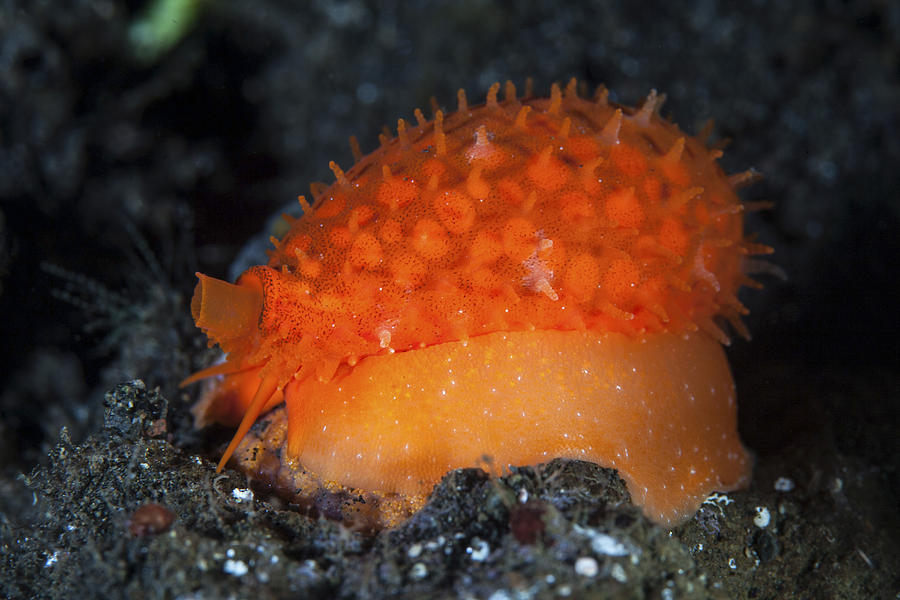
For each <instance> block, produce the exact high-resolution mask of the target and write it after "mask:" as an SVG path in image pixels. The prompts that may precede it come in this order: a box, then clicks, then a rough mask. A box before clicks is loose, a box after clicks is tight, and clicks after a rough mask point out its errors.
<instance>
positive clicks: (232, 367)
mask: <svg viewBox="0 0 900 600" xmlns="http://www.w3.org/2000/svg"><path fill="white" fill-rule="evenodd" d="M258 366H259V365H253V366H246V367H242V366H240V365H239V364H238V363H232V362H228V361H227V360H226V361H225V362H223V363H219V364H218V365H213V366H211V367H206V368H205V369H201V370H199V371H197V372H196V373H191V375H190V376H189V377H186V378H184V379H183V380H182V381H181V383H179V384H178V387H180V388H183V387H187V386H189V385H191V384H192V383H196V382H198V381H200V380H201V379H208V378H210V377H215V376H216V375H231V374H233V373H240V372H241V371H249V370H250V369H255V368H257V367H258Z"/></svg>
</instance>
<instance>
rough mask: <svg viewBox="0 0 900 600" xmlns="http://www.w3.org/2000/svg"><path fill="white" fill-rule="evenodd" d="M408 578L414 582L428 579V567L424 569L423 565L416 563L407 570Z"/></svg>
mask: <svg viewBox="0 0 900 600" xmlns="http://www.w3.org/2000/svg"><path fill="white" fill-rule="evenodd" d="M409 576H410V577H412V578H413V579H415V580H416V581H421V580H422V579H425V578H426V577H428V567H426V566H425V565H424V564H423V563H420V562H417V563H416V564H414V565H413V566H412V568H411V569H410V570H409Z"/></svg>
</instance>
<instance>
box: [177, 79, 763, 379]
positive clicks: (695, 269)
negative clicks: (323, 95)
mask: <svg viewBox="0 0 900 600" xmlns="http://www.w3.org/2000/svg"><path fill="white" fill-rule="evenodd" d="M498 88H499V86H495V87H494V88H492V90H491V92H490V94H489V97H488V102H487V103H486V104H485V105H484V106H479V107H468V106H467V105H466V102H465V98H464V97H461V100H460V109H459V110H458V111H457V112H454V113H452V114H450V115H447V116H446V117H444V116H439V117H438V119H437V125H436V122H435V121H427V122H426V121H425V120H424V118H422V117H421V113H418V118H419V120H420V124H419V125H418V126H416V127H408V126H407V125H406V124H405V123H403V122H402V121H401V123H400V126H399V130H400V134H399V137H398V138H395V139H392V140H389V141H388V140H385V142H384V143H383V145H382V147H381V148H379V149H378V150H376V151H375V152H373V153H371V154H369V155H368V156H366V157H365V158H362V159H361V160H360V161H359V162H358V163H357V164H356V165H354V166H353V168H351V169H350V170H348V171H347V173H343V172H341V171H340V170H339V169H338V168H337V166H336V165H334V168H335V171H336V173H337V182H336V183H335V184H334V185H332V186H331V187H329V188H328V189H326V190H324V191H321V192H320V193H319V195H318V197H317V198H316V200H315V202H314V203H313V206H312V210H311V211H310V214H309V215H308V216H305V217H304V218H302V219H301V220H299V221H298V222H296V223H294V224H293V226H292V228H291V230H290V232H289V233H288V234H287V235H286V236H285V238H284V239H282V240H281V241H279V242H277V243H276V245H277V249H276V250H275V252H274V253H273V254H272V257H271V260H270V262H269V265H268V266H259V267H255V268H252V269H250V270H249V271H248V272H247V273H246V274H245V275H244V276H243V277H242V279H241V281H240V283H241V284H242V285H244V286H251V287H257V288H260V287H261V289H262V290H263V298H264V303H263V304H262V309H261V310H262V312H261V315H260V316H259V319H258V327H257V326H256V324H255V321H254V320H253V319H249V320H248V324H253V327H249V328H248V329H241V328H237V329H235V328H233V327H232V328H230V329H228V330H227V331H221V330H216V329H215V327H214V326H207V329H208V332H209V333H210V334H212V335H213V338H214V339H215V341H216V342H218V343H219V344H220V346H221V347H222V349H223V350H225V351H226V352H228V353H229V356H230V362H234V363H241V364H266V365H267V367H266V369H265V371H266V372H267V373H268V372H274V371H276V370H277V372H278V379H279V380H280V382H282V383H283V382H284V381H286V379H287V378H288V377H289V376H291V375H293V374H294V373H295V372H297V371H298V369H302V372H304V373H305V372H310V373H311V372H316V373H318V374H319V375H320V376H321V377H322V378H325V379H328V378H329V377H330V376H331V374H333V372H334V369H335V368H336V366H337V365H338V364H339V363H341V362H346V363H349V364H351V365H352V364H354V363H355V361H357V360H358V359H360V358H362V357H364V356H367V355H371V354H375V353H378V352H382V351H384V350H385V349H393V350H397V351H401V350H408V349H411V348H416V347H420V346H423V345H431V344H436V343H441V342H446V341H452V340H460V339H466V338H468V337H472V336H475V335H480V334H484V333H489V332H491V331H505V330H525V329H534V328H536V329H592V330H596V331H619V332H625V333H629V334H639V333H646V332H655V331H674V332H679V331H686V330H693V329H696V328H697V327H701V328H703V329H705V330H707V331H711V332H713V333H714V334H715V335H716V336H718V337H720V338H721V336H722V334H721V332H720V331H718V329H717V328H716V326H715V325H714V323H713V318H714V317H715V316H716V315H724V316H726V317H728V318H731V319H733V320H734V321H735V322H737V321H736V317H737V315H738V314H739V313H740V312H741V311H742V310H743V308H742V306H741V305H740V303H739V302H738V300H737V298H736V296H735V294H736V291H737V288H738V287H739V285H740V284H741V283H742V281H744V280H743V278H742V277H743V276H742V274H741V269H740V264H741V256H742V255H743V254H746V253H747V252H748V247H749V245H748V244H746V243H744V241H743V238H742V206H741V204H740V202H739V200H738V198H737V196H736V195H735V193H734V191H733V189H732V185H731V184H730V182H729V179H728V178H727V177H726V176H725V175H724V174H723V173H722V171H721V169H720V168H719V166H718V165H717V164H716V162H715V159H716V158H717V157H718V152H716V151H710V150H708V149H707V148H706V147H705V146H704V145H703V143H702V142H701V141H700V140H698V139H696V138H692V137H690V136H686V135H685V134H684V133H682V132H681V131H680V130H679V129H678V128H677V127H676V126H675V125H673V124H671V123H669V122H667V121H665V120H664V119H662V118H660V117H659V116H658V115H657V112H656V109H657V104H658V102H659V98H658V97H657V96H656V95H655V94H653V95H651V96H650V97H649V98H648V100H647V102H646V103H645V105H644V107H643V108H642V109H640V110H637V109H630V108H627V107H618V106H615V105H612V104H609V103H607V102H606V100H605V96H604V95H603V94H602V93H601V94H600V97H599V98H598V99H597V100H595V101H590V100H586V99H584V98H580V97H578V96H577V94H576V93H575V86H574V85H570V86H568V87H567V88H566V90H565V91H564V92H561V91H560V90H559V88H554V90H555V91H554V94H553V96H552V97H551V98H522V99H516V98H515V97H514V95H515V92H514V90H513V89H512V88H510V87H507V90H506V91H507V94H506V99H505V100H503V101H500V100H499V99H498V98H497V92H498ZM302 202H305V200H303V201H302ZM204 280H205V279H204ZM195 303H197V304H199V301H198V300H197V298H195ZM194 311H195V317H197V316H200V307H199V306H195V309H194ZM201 326H204V323H202V322H201Z"/></svg>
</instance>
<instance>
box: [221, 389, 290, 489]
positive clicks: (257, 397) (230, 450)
mask: <svg viewBox="0 0 900 600" xmlns="http://www.w3.org/2000/svg"><path fill="white" fill-rule="evenodd" d="M277 390H278V378H277V377H275V376H274V375H268V376H266V377H263V378H262V379H261V380H260V382H259V387H258V388H256V393H255V394H254V395H253V400H252V401H251V402H250V406H248V407H247V412H245V413H244V418H243V419H241V424H240V425H239V426H238V429H237V431H236V432H235V434H234V437H233V438H231V442H230V443H229V444H228V447H227V448H225V453H224V454H223V455H222V459H221V460H219V464H218V465H217V466H216V473H221V472H222V468H223V467H224V466H225V463H227V462H228V459H230V458H231V455H232V454H234V451H235V450H236V449H237V447H238V444H240V443H241V440H243V439H244V436H245V435H247V432H248V431H250V427H252V426H253V424H254V423H255V422H256V419H257V417H259V413H260V412H262V409H263V407H264V406H265V405H266V402H268V401H269V398H271V397H272V394H274V393H275V392H276V391H277Z"/></svg>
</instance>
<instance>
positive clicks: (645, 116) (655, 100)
mask: <svg viewBox="0 0 900 600" xmlns="http://www.w3.org/2000/svg"><path fill="white" fill-rule="evenodd" d="M665 99H666V97H665V96H660V95H658V94H657V93H656V90H650V93H649V94H647V99H646V100H644V104H642V105H641V109H640V110H639V111H638V112H637V114H636V115H634V121H635V123H637V124H638V125H641V126H642V127H646V126H648V125H649V124H650V117H652V116H653V115H654V113H656V112H657V111H658V110H659V108H660V107H661V106H662V103H663V102H664V101H665Z"/></svg>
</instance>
